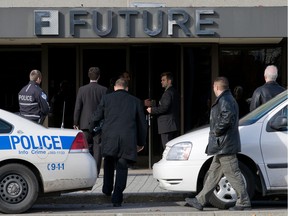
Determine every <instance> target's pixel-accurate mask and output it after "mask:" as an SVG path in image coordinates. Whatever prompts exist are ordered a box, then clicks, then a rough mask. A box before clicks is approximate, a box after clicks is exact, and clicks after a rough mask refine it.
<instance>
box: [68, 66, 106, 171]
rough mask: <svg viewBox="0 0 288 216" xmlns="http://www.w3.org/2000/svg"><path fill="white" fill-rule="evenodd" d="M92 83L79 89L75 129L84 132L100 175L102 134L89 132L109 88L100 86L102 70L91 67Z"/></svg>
mask: <svg viewBox="0 0 288 216" xmlns="http://www.w3.org/2000/svg"><path fill="white" fill-rule="evenodd" d="M88 77H89V79H90V83H89V84H86V85H84V86H82V87H80V88H79V90H78V93H77V97H76V102H75V108H74V125H73V128H74V129H80V130H82V131H83V132H84V134H85V136H86V139H87V142H88V144H89V151H90V153H91V154H92V155H93V156H94V158H95V160H96V163H97V174H98V175H99V173H100V169H101V163H102V155H101V133H100V134H97V135H96V136H93V134H92V133H91V132H90V131H89V122H90V119H91V116H92V114H93V112H94V111H95V110H96V109H97V107H98V105H99V103H100V101H101V98H102V96H103V95H105V94H106V92H107V88H106V87H104V86H102V85H100V84H98V80H99V78H100V69H99V68H98V67H90V68H89V70H88Z"/></svg>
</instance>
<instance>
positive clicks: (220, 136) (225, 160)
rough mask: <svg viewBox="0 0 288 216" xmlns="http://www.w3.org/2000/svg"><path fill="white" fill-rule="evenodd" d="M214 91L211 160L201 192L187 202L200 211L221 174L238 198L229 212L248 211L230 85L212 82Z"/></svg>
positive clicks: (235, 107) (236, 111) (221, 79)
mask: <svg viewBox="0 0 288 216" xmlns="http://www.w3.org/2000/svg"><path fill="white" fill-rule="evenodd" d="M213 90H214V93H215V95H216V97H217V98H216V100H215V102H214V104H213V105H212V107H211V113H210V133H209V140H208V145H207V148H206V153H207V154H208V155H214V157H213V160H212V163H211V165H210V168H209V170H208V177H207V180H206V182H205V184H204V187H203V189H202V191H201V192H200V193H199V194H198V195H197V196H196V197H195V198H192V199H191V198H186V202H187V204H188V205H189V206H191V207H194V208H196V209H198V210H203V206H204V205H205V203H207V202H208V201H209V199H210V195H211V194H212V193H213V191H214V189H215V187H216V186H217V184H218V182H219V180H220V179H221V178H222V175H223V174H224V175H225V176H226V178H227V179H228V181H229V182H230V184H231V185H232V187H233V188H234V189H235V191H236V193H237V197H238V199H237V201H236V204H235V206H234V207H231V208H230V210H244V209H246V210H247V209H251V204H250V199H249V196H248V193H247V191H246V188H245V183H244V180H243V178H242V174H241V171H240V169H239V165H238V159H237V155H236V154H237V153H238V152H240V151H241V143H240V135H239V131H238V120H239V118H238V116H239V109H238V105H237V102H236V101H235V99H234V97H233V95H232V94H231V92H230V90H229V82H228V80H227V79H226V78H225V77H218V78H216V79H215V81H214V85H213Z"/></svg>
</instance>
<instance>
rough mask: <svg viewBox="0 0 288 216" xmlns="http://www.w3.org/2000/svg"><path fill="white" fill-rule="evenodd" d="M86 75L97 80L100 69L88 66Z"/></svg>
mask: <svg viewBox="0 0 288 216" xmlns="http://www.w3.org/2000/svg"><path fill="white" fill-rule="evenodd" d="M88 77H89V79H90V80H98V79H99V77H100V69H99V68H98V67H90V68H89V70H88Z"/></svg>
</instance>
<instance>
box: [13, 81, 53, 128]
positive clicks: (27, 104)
mask: <svg viewBox="0 0 288 216" xmlns="http://www.w3.org/2000/svg"><path fill="white" fill-rule="evenodd" d="M18 100H19V108H20V115H22V116H24V117H25V118H27V119H30V120H32V121H36V122H38V123H42V122H43V121H44V119H45V117H46V116H47V115H48V113H49V104H48V100H47V95H46V94H45V92H44V91H43V90H42V89H41V88H40V86H39V85H38V84H37V83H36V82H35V81H30V82H29V83H28V85H26V86H24V87H23V88H22V89H21V91H20V92H19V94H18Z"/></svg>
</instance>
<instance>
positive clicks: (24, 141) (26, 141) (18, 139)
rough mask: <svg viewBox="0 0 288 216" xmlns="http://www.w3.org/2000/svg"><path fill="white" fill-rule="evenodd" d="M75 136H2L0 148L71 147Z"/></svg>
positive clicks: (49, 148)
mask: <svg viewBox="0 0 288 216" xmlns="http://www.w3.org/2000/svg"><path fill="white" fill-rule="evenodd" d="M74 139H75V137H74V136H47V135H45V136H26V135H22V136H14V135H12V136H0V150H22V149H24V150H33V149H46V150H61V149H62V150H63V149H70V147H71V145H72V142H73V140H74Z"/></svg>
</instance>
